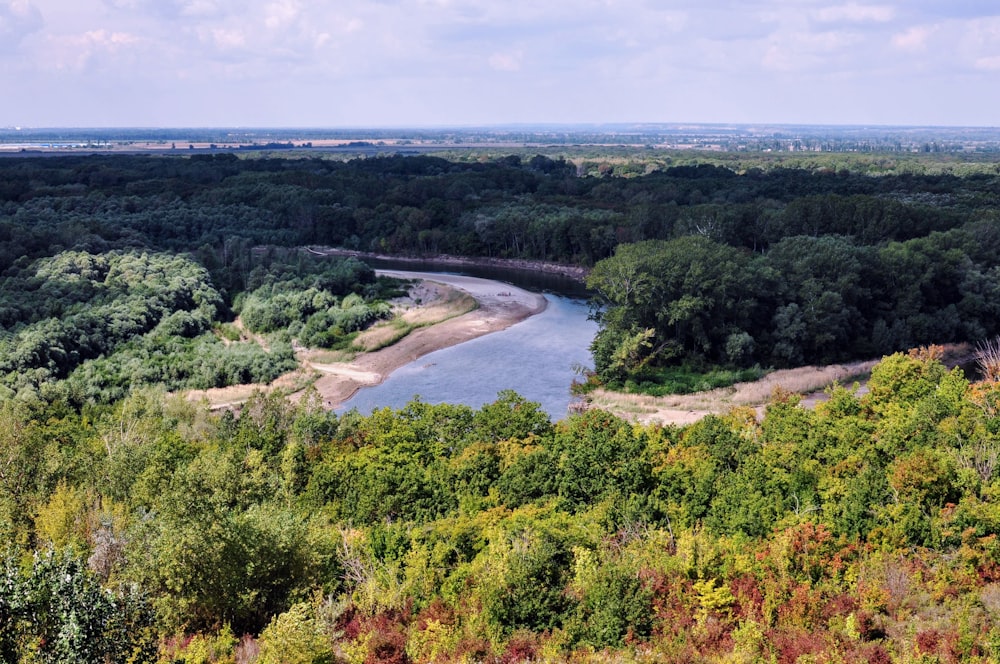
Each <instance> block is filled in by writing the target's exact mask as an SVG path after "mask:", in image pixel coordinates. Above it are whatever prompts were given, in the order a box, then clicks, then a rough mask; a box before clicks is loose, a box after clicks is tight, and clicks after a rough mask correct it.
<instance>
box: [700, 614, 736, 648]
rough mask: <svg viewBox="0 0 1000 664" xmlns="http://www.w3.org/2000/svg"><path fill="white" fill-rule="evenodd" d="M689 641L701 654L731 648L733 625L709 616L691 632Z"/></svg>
mask: <svg viewBox="0 0 1000 664" xmlns="http://www.w3.org/2000/svg"><path fill="white" fill-rule="evenodd" d="M691 642H692V644H693V645H694V647H695V649H696V650H697V651H698V652H699V653H701V654H703V655H719V654H722V653H728V652H730V651H732V649H733V625H732V624H731V623H727V622H723V621H721V620H716V619H714V618H709V619H708V620H707V621H705V623H704V624H702V625H700V626H699V629H696V630H693V631H692V632H691Z"/></svg>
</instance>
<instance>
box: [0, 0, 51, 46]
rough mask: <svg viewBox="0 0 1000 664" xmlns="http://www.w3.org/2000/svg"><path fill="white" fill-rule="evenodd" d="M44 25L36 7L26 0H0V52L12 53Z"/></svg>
mask: <svg viewBox="0 0 1000 664" xmlns="http://www.w3.org/2000/svg"><path fill="white" fill-rule="evenodd" d="M44 25H45V21H44V20H43V19H42V13H41V12H40V11H39V10H38V7H36V6H34V5H33V4H31V3H30V2H27V1H26V0H10V1H7V2H2V1H0V53H13V52H15V51H16V50H17V49H18V47H19V46H20V44H21V42H22V41H23V40H24V38H25V37H27V36H28V35H30V34H33V33H35V32H38V31H39V30H41V29H42V27H43V26H44Z"/></svg>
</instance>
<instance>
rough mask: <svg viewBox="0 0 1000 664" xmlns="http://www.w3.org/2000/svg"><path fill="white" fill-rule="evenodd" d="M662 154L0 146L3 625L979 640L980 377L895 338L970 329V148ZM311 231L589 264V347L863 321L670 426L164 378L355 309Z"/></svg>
mask: <svg viewBox="0 0 1000 664" xmlns="http://www.w3.org/2000/svg"><path fill="white" fill-rule="evenodd" d="M669 159H675V157H669ZM676 159H677V161H675V162H673V163H669V164H665V163H662V162H653V161H647V162H645V164H643V162H642V161H641V160H638V161H631V162H630V161H628V160H607V161H601V160H595V161H593V162H585V161H581V160H576V161H571V160H567V159H562V158H560V157H559V156H558V155H555V156H554V157H550V156H541V155H538V156H524V157H518V156H506V157H503V158H500V159H483V160H473V159H467V160H464V161H449V160H445V159H442V158H439V157H429V156H424V157H401V156H389V157H379V158H372V159H365V160H355V161H348V162H340V161H333V160H323V159H318V158H294V159H276V158H256V159H255V158H246V159H241V158H237V157H236V156H234V155H215V156H194V157H190V158H187V157H183V158H182V157H152V156H100V157H47V158H44V159H41V158H36V159H32V158H25V159H13V158H8V159H2V160H0V269H2V272H0V279H2V280H3V282H2V289H0V542H2V543H3V547H4V548H3V550H2V551H0V660H2V661H5V662H7V661H9V662H39V661H41V662H66V661H74V662H107V661H114V662H125V661H135V662H142V661H162V662H178V661H181V662H233V663H236V662H239V663H240V664H242V663H244V662H251V661H257V662H261V663H265V664H269V663H272V662H274V663H277V662H334V661H337V662H339V661H346V662H359V663H360V662H367V663H374V662H397V663H402V662H407V661H420V662H423V661H439V662H444V661H456V662H458V661H496V662H515V661H540V660H556V661H605V660H607V659H608V658H611V657H617V658H619V659H621V660H623V661H624V660H635V661H664V660H665V661H687V662H716V661H718V662H723V661H727V662H734V661H745V662H758V661H759V662H772V661H775V662H779V663H781V664H785V663H788V664H791V663H792V662H806V661H832V662H839V661H843V662H932V661H942V662H951V661H969V662H988V661H995V660H996V659H998V658H1000V649H998V645H997V644H998V643H1000V547H998V545H997V542H998V537H1000V511H998V509H997V506H996V502H997V496H998V494H1000V485H998V481H1000V480H998V475H997V458H998V454H1000V410H998V404H1000V390H998V388H997V385H996V384H995V383H994V382H989V381H987V382H980V383H970V382H969V380H968V379H967V378H966V377H965V376H964V375H963V374H962V373H961V371H959V370H953V371H950V370H948V369H947V368H946V367H945V366H944V365H942V364H941V363H940V362H939V361H938V360H937V351H936V350H935V349H933V348H925V349H923V350H921V351H913V352H910V353H893V351H897V350H902V349H905V348H906V347H908V346H910V345H917V344H922V343H928V342H930V341H944V340H961V339H970V340H977V339H982V338H985V337H987V336H989V335H994V334H997V332H998V331H1000V330H997V327H996V325H997V321H998V320H1000V316H998V315H997V314H998V313H1000V312H998V311H997V307H998V304H997V303H998V302H1000V299H998V297H997V295H998V293H997V283H998V277H1000V273H998V269H1000V267H998V265H997V256H1000V251H998V250H1000V239H998V234H997V232H996V230H995V228H996V222H997V218H996V215H997V213H996V209H997V203H998V200H997V197H998V195H1000V175H998V170H997V168H996V166H995V165H992V164H986V163H979V164H972V165H967V166H966V167H963V169H951V166H950V165H949V164H947V163H942V162H933V163H931V162H920V161H915V160H913V159H911V158H905V159H904V158H899V159H895V158H893V159H889V158H882V157H874V158H873V157H868V156H866V157H863V158H859V159H857V160H855V161H853V162H852V161H851V158H850V157H849V156H845V155H835V156H830V157H823V156H807V157H803V160H802V161H800V162H797V163H794V164H789V163H788V162H776V161H774V160H771V159H768V158H764V157H746V156H740V157H739V159H740V160H742V161H737V160H735V158H732V159H731V158H730V157H727V156H726V155H720V156H717V157H714V158H713V160H714V161H715V162H716V163H707V162H708V161H709V160H708V159H706V158H701V157H700V155H699V159H696V158H693V157H690V156H688V157H685V158H684V160H681V159H680V158H676ZM682 161H683V163H682ZM852 164H854V165H856V166H857V168H852ZM949 169H951V170H952V172H948V170H949ZM307 244H319V245H339V246H343V247H348V248H356V249H362V250H369V251H378V252H390V253H407V254H415V255H426V254H435V253H439V252H447V253H455V254H464V255H471V256H498V257H509V258H534V259H540V260H550V261H552V260H555V261H563V262H570V263H576V264H580V265H586V266H592V267H593V271H592V273H591V277H590V283H591V285H592V286H593V287H594V288H595V289H596V291H597V293H598V294H599V297H600V298H602V299H601V303H602V304H603V307H602V308H601V309H600V310H599V311H598V312H597V315H598V316H599V317H600V321H601V323H602V330H601V332H600V334H599V336H598V338H597V340H596V342H595V345H594V353H595V363H596V365H597V369H598V371H599V372H600V373H601V375H602V376H603V377H604V378H605V379H606V380H608V381H609V382H614V381H618V382H620V383H622V384H625V385H628V383H629V381H632V383H634V384H636V385H639V383H641V382H643V381H646V382H652V383H656V381H657V380H658V376H659V374H658V373H657V372H658V371H660V370H661V369H663V368H664V367H670V366H672V365H678V364H681V365H684V364H686V365H694V366H700V367H707V366H710V365H731V366H734V367H745V366H748V365H752V364H753V363H761V364H766V365H769V366H784V365H788V364H794V363H797V362H805V361H824V360H835V359H839V358H843V357H847V356H851V355H858V354H864V355H869V354H870V355H877V354H882V353H886V354H887V357H886V358H885V359H883V361H882V362H881V364H879V365H878V366H877V367H876V368H875V369H874V370H873V372H872V376H871V380H870V382H869V384H868V391H867V393H866V394H864V395H857V394H855V393H854V392H853V391H851V390H848V389H844V388H836V389H833V390H831V393H830V395H829V400H828V401H826V402H825V403H823V404H821V405H819V406H817V407H816V408H815V409H814V410H809V409H805V408H802V407H800V405H799V403H798V399H797V397H795V396H792V395H788V394H780V393H779V394H776V395H775V396H774V398H773V400H772V403H771V404H770V405H769V406H768V407H767V409H766V412H765V413H764V414H763V415H762V416H760V417H758V415H757V413H755V412H753V411H751V410H740V409H737V410H734V411H732V412H729V413H726V414H723V415H718V416H710V417H707V418H705V419H703V420H702V421H700V422H697V423H695V424H691V425H689V426H685V427H681V428H675V427H660V426H639V425H634V424H631V423H628V422H625V421H623V420H620V419H618V418H616V417H614V416H611V415H609V414H607V413H604V412H600V411H590V412H586V413H584V414H578V415H574V416H571V417H569V418H567V419H565V420H563V421H560V422H551V421H550V420H549V419H548V418H547V416H545V414H544V413H542V412H541V411H540V409H539V407H538V405H537V404H533V403H530V402H527V401H525V400H524V399H523V398H521V397H519V396H518V395H517V394H515V393H512V392H505V393H502V394H500V395H499V396H498V399H497V401H496V402H495V403H493V404H489V405H487V406H484V407H482V408H480V409H478V410H473V409H471V408H468V407H465V406H455V405H429V404H426V403H422V402H420V401H414V402H413V403H411V404H410V405H408V406H407V407H405V408H403V409H401V410H399V411H391V410H382V411H377V412H375V413H373V414H372V415H370V416H367V417H363V416H360V415H358V414H357V413H348V414H345V415H343V416H338V415H336V414H333V413H331V412H328V411H327V410H325V409H324V408H323V407H322V404H321V402H320V400H319V399H318V398H317V397H316V396H315V395H310V394H306V395H305V396H304V397H303V398H302V399H301V400H300V401H298V402H297V403H290V402H288V401H285V400H284V399H282V398H281V397H280V396H278V395H270V396H264V395H257V396H255V397H254V398H253V399H251V401H250V402H248V403H247V404H245V405H244V407H243V408H242V409H241V410H240V411H239V412H237V413H232V412H225V413H222V414H213V413H210V412H209V411H208V410H207V409H205V408H203V407H202V406H199V405H196V404H192V403H189V402H186V401H184V400H183V399H181V398H179V397H174V396H167V395H165V393H164V392H163V391H162V390H163V389H164V388H168V389H180V388H185V387H197V386H203V385H219V384H231V383H233V382H246V381H249V380H267V379H268V377H269V376H273V375H276V374H277V373H280V372H281V371H283V370H285V368H286V367H287V366H288V362H290V361H291V360H292V351H291V344H292V340H293V339H307V340H310V342H311V343H315V344H317V345H322V346H327V347H334V348H336V347H338V346H339V345H340V344H343V343H344V341H345V339H348V338H349V337H350V335H351V334H354V333H355V331H356V330H357V329H358V328H359V327H361V326H364V325H366V324H368V323H369V322H371V321H373V320H375V319H377V318H379V317H380V316H383V315H384V314H385V306H384V304H382V301H383V300H384V299H385V295H386V293H387V292H388V290H387V288H389V286H388V285H387V284H385V283H381V282H379V281H378V280H376V279H375V277H374V274H373V272H372V270H371V269H370V268H368V267H367V266H365V265H363V264H361V263H359V262H357V261H355V260H342V261H329V260H325V259H324V260H318V259H315V260H314V259H312V258H310V257H309V256H308V254H307V252H302V251H298V250H295V249H294V247H299V246H300V245H307ZM236 314H239V315H240V317H241V322H242V323H243V325H244V326H245V327H244V328H239V327H238V326H236V325H235V323H234V316H235V315H236ZM245 333H246V334H249V335H265V336H266V337H267V341H268V343H267V348H265V347H264V346H262V345H260V344H256V343H253V342H251V341H250V340H249V339H247V338H245ZM889 353H892V354H889ZM148 385H160V386H163V387H159V388H149V387H145V386H148Z"/></svg>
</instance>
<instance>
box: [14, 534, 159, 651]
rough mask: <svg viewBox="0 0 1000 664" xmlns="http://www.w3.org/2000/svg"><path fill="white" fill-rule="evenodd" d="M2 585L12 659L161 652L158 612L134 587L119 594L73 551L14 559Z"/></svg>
mask: <svg viewBox="0 0 1000 664" xmlns="http://www.w3.org/2000/svg"><path fill="white" fill-rule="evenodd" d="M0 583H2V584H3V588H2V592H0V655H2V657H3V660H4V661H5V662H19V661H24V662H28V661H32V662H34V661H38V662H52V663H57V662H58V663H60V664H61V663H64V662H66V663H68V662H83V663H91V662H92V663H93V664H103V663H104V662H107V661H115V662H133V661H136V662H145V661H150V660H151V659H152V656H153V654H154V653H155V640H154V639H155V634H154V632H153V630H152V626H153V614H152V612H151V611H150V609H149V605H148V603H147V601H146V599H145V597H144V596H143V595H142V594H141V593H138V592H137V591H135V590H134V589H128V588H125V589H123V590H122V591H121V592H119V593H117V594H116V593H112V592H110V591H107V590H105V589H103V588H101V586H100V584H99V583H98V582H97V580H96V579H95V577H94V576H93V574H91V573H90V572H89V571H88V570H87V569H86V568H85V567H84V565H83V563H82V562H81V561H80V559H79V558H77V557H75V556H74V555H73V554H72V553H70V552H68V551H67V552H55V551H53V550H51V549H50V550H48V551H47V552H45V553H38V554H35V556H34V557H33V559H32V560H31V563H30V565H28V566H27V567H26V568H25V569H21V568H19V566H18V565H16V563H14V561H12V560H11V559H9V558H8V559H6V560H5V561H4V567H3V572H2V576H0Z"/></svg>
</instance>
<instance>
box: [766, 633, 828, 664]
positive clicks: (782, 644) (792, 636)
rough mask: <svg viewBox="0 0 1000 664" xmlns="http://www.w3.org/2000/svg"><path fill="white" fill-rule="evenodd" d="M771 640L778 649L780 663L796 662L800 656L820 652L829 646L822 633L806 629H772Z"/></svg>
mask: <svg viewBox="0 0 1000 664" xmlns="http://www.w3.org/2000/svg"><path fill="white" fill-rule="evenodd" d="M769 640H770V641H771V644H772V645H773V646H774V649H775V650H776V651H777V655H778V658H777V659H778V664H795V662H796V661H798V659H799V657H802V656H803V655H815V654H819V653H821V652H823V651H824V650H825V649H826V647H827V643H826V640H825V639H824V638H823V635H822V634H819V633H816V632H808V631H805V630H772V631H771V632H770V634H769Z"/></svg>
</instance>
